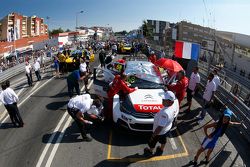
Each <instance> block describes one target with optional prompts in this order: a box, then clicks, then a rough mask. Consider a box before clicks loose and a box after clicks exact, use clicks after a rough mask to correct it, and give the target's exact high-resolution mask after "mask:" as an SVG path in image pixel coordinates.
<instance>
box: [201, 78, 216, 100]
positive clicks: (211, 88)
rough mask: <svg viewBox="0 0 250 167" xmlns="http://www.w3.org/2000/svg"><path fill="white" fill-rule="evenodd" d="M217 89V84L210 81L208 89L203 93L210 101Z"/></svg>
mask: <svg viewBox="0 0 250 167" xmlns="http://www.w3.org/2000/svg"><path fill="white" fill-rule="evenodd" d="M215 91H216V85H215V83H214V81H210V82H209V81H208V82H207V85H206V89H205V91H204V94H203V99H205V100H206V101H210V100H211V98H212V93H213V92H215Z"/></svg>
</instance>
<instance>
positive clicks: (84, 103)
mask: <svg viewBox="0 0 250 167" xmlns="http://www.w3.org/2000/svg"><path fill="white" fill-rule="evenodd" d="M100 107H101V102H100V100H99V99H95V100H93V99H91V97H90V95H89V94H83V95H79V96H76V97H74V98H71V99H70V100H69V103H68V105H67V111H68V113H69V115H70V116H71V117H72V118H73V119H74V121H75V122H76V125H77V127H78V128H79V130H80V132H81V135H82V138H83V140H84V141H88V142H89V141H91V140H92V138H91V137H90V136H89V135H87V133H86V129H85V127H86V124H93V122H91V121H89V120H87V118H88V117H91V115H89V114H88V113H87V112H88V111H89V110H91V108H95V109H99V108H100ZM98 112H99V111H98Z"/></svg>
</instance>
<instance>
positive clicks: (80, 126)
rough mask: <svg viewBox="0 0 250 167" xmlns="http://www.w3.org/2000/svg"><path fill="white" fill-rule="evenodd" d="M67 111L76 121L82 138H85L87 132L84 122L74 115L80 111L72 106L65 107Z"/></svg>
mask: <svg viewBox="0 0 250 167" xmlns="http://www.w3.org/2000/svg"><path fill="white" fill-rule="evenodd" d="M67 111H68V113H69V115H70V116H71V117H72V118H73V119H74V121H75V122H76V125H77V127H78V128H79V130H80V133H81V135H82V138H86V137H87V133H86V130H85V124H84V123H82V122H81V121H80V120H78V118H77V117H76V114H77V113H78V112H80V111H79V110H78V109H72V108H69V107H68V108H67Z"/></svg>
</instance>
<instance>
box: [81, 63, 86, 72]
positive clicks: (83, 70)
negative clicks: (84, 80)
mask: <svg viewBox="0 0 250 167" xmlns="http://www.w3.org/2000/svg"><path fill="white" fill-rule="evenodd" d="M80 70H81V72H86V71H87V64H86V63H81V64H80Z"/></svg>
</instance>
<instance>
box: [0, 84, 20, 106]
mask: <svg viewBox="0 0 250 167" xmlns="http://www.w3.org/2000/svg"><path fill="white" fill-rule="evenodd" d="M17 101H18V96H17V94H16V93H15V92H14V90H13V89H11V88H7V89H5V90H4V91H2V102H3V104H13V103H16V102H17Z"/></svg>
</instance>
